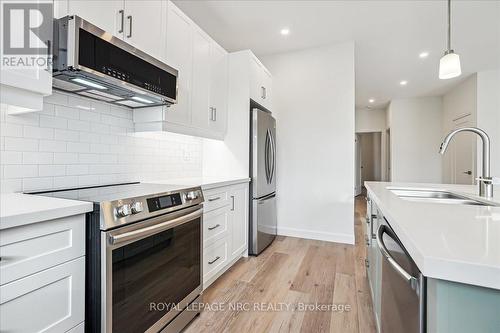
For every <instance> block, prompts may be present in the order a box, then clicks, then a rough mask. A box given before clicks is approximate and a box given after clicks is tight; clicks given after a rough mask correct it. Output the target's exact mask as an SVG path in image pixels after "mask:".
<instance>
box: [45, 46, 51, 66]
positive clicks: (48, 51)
mask: <svg viewBox="0 0 500 333" xmlns="http://www.w3.org/2000/svg"><path fill="white" fill-rule="evenodd" d="M51 45H52V43H51V41H50V39H48V40H47V67H46V68H45V70H46V71H47V72H50V64H51V61H50V55H51V54H52V52H51V51H52V49H51Z"/></svg>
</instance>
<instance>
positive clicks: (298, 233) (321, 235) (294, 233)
mask: <svg viewBox="0 0 500 333" xmlns="http://www.w3.org/2000/svg"><path fill="white" fill-rule="evenodd" d="M278 235H280V236H290V237H298V238H306V239H314V240H322V241H327V242H335V243H344V244H354V234H352V235H349V234H337V233H331V232H324V231H312V230H305V229H295V228H283V227H278Z"/></svg>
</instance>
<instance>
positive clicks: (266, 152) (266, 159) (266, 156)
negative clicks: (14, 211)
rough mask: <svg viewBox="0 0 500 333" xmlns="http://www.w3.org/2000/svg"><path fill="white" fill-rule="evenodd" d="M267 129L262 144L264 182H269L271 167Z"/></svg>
mask: <svg viewBox="0 0 500 333" xmlns="http://www.w3.org/2000/svg"><path fill="white" fill-rule="evenodd" d="M270 140H271V139H270V136H269V130H267V131H266V143H265V145H264V167H265V169H266V182H267V183H268V184H270V183H271V168H270V164H269V161H270V159H269V146H270V145H271V141H270Z"/></svg>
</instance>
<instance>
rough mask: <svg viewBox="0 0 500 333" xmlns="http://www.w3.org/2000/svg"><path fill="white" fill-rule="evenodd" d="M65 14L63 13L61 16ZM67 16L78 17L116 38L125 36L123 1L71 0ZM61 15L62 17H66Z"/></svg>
mask: <svg viewBox="0 0 500 333" xmlns="http://www.w3.org/2000/svg"><path fill="white" fill-rule="evenodd" d="M61 14H64V13H63V12H61V13H59V15H61ZM65 15H77V16H80V17H81V18H83V19H84V20H86V21H89V22H90V23H92V24H93V25H95V26H97V27H99V28H101V29H102V30H104V31H106V32H109V33H112V34H114V35H115V36H121V35H123V30H124V27H125V12H124V8H123V0H121V1H113V0H109V1H88V0H69V1H68V6H67V13H65ZM65 15H61V16H65Z"/></svg>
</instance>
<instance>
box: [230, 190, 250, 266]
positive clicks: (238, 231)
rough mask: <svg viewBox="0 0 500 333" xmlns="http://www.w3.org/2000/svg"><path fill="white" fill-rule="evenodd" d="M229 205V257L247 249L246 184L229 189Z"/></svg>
mask: <svg viewBox="0 0 500 333" xmlns="http://www.w3.org/2000/svg"><path fill="white" fill-rule="evenodd" d="M230 199H231V200H232V205H231V212H230V213H231V228H230V230H231V257H232V258H234V257H236V256H238V255H239V254H241V253H242V252H243V251H245V250H246V249H247V245H248V232H247V231H248V204H249V203H248V185H246V184H245V185H244V186H239V187H234V188H233V189H232V190H231V191H230Z"/></svg>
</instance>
